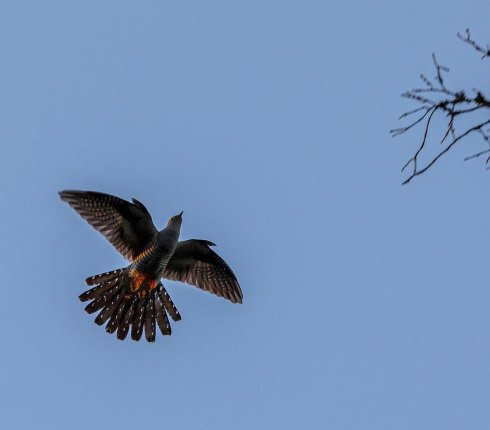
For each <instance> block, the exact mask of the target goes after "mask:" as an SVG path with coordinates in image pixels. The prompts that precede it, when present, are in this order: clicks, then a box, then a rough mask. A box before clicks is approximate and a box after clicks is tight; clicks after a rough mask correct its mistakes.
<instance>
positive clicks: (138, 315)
mask: <svg viewBox="0 0 490 430" xmlns="http://www.w3.org/2000/svg"><path fill="white" fill-rule="evenodd" d="M147 300H148V299H147V298H146V297H145V298H143V299H141V300H140V301H139V303H138V307H137V308H136V312H135V314H134V317H133V321H132V327H131V339H133V340H136V341H138V340H140V339H141V335H142V333H143V325H144V324H143V323H144V321H145V312H146V301H147Z"/></svg>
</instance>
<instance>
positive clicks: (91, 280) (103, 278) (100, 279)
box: [85, 269, 124, 285]
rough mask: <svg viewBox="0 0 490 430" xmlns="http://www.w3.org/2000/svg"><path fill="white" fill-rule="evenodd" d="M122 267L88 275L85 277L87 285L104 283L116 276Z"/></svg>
mask: <svg viewBox="0 0 490 430" xmlns="http://www.w3.org/2000/svg"><path fill="white" fill-rule="evenodd" d="M123 270H124V269H116V270H112V271H111V272H105V273H100V274H99V275H94V276H90V277H88V278H87V279H85V283H86V284H87V285H96V284H104V283H106V282H109V281H112V280H113V279H115V278H117V277H118V276H119V275H120V274H121V273H122V272H123Z"/></svg>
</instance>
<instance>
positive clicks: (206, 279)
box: [162, 239, 243, 303]
mask: <svg viewBox="0 0 490 430" xmlns="http://www.w3.org/2000/svg"><path fill="white" fill-rule="evenodd" d="M210 246H214V243H212V242H208V241H207V240H196V239H191V240H185V241H183V242H179V243H178V244H177V248H176V249H175V252H174V254H173V255H172V258H171V259H170V261H169V262H168V264H167V267H166V268H165V271H164V272H163V276H162V277H163V278H166V279H170V280H173V281H180V282H186V283H187V284H191V285H194V286H196V287H198V288H200V289H202V290H205V291H209V292H210V293H213V294H216V295H217V296H219V297H224V298H225V299H228V300H230V301H231V302H233V303H241V302H242V299H243V295H242V290H241V289H240V285H239V284H238V280H237V278H236V276H235V274H234V273H233V271H232V270H231V269H230V266H228V264H226V263H225V261H224V260H223V259H222V258H221V257H220V256H219V255H218V254H216V253H215V252H214V251H213V250H212V249H211V248H210Z"/></svg>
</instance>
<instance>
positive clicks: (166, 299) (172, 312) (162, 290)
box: [157, 282, 182, 321]
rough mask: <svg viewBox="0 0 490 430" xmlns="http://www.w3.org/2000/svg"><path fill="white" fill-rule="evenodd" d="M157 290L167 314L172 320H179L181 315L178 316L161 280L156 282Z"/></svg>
mask: <svg viewBox="0 0 490 430" xmlns="http://www.w3.org/2000/svg"><path fill="white" fill-rule="evenodd" d="M157 290H158V295H159V297H160V299H161V301H162V303H163V306H164V307H165V309H166V311H167V312H168V314H169V315H170V316H171V317H172V319H173V320H174V321H180V320H181V319H182V317H181V316H180V313H179V311H178V310H177V307H176V306H175V305H174V302H173V301H172V299H171V298H170V296H169V294H168V293H167V290H166V289H165V287H164V286H163V284H162V283H161V282H160V283H158V287H157Z"/></svg>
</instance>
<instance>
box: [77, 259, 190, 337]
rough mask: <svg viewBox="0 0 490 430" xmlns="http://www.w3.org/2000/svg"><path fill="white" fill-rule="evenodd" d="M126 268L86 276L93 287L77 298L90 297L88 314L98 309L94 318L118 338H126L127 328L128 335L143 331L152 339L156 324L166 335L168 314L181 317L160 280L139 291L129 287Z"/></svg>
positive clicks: (169, 331)
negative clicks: (153, 286) (141, 291)
mask: <svg viewBox="0 0 490 430" xmlns="http://www.w3.org/2000/svg"><path fill="white" fill-rule="evenodd" d="M130 267H131V266H130ZM128 273H129V268H125V269H117V270H113V271H112V272H106V273H101V274H99V275H94V276H91V277H89V278H87V280H86V283H87V284H88V285H92V286H93V287H92V288H90V289H89V290H87V291H85V292H84V293H82V294H81V295H80V296H79V299H80V301H82V302H87V301H90V302H89V303H88V304H87V306H85V311H86V312H87V313H89V314H92V313H95V312H99V314H98V315H97V317H96V318H95V323H96V324H97V325H103V324H105V323H107V324H106V327H105V329H106V331H107V332H108V333H115V332H117V334H116V336H117V338H118V339H120V340H124V339H126V337H127V336H128V333H129V330H130V328H131V338H132V339H133V340H135V341H139V340H140V339H141V337H142V335H143V331H144V332H145V338H146V340H147V341H148V342H155V338H156V326H157V325H158V328H159V329H160V331H161V333H162V334H163V335H166V336H168V335H170V334H171V333H172V329H171V327H170V323H169V318H168V316H167V314H168V315H170V316H171V317H172V319H173V320H174V321H179V320H180V319H181V316H180V313H179V311H178V310H177V308H176V306H175V305H174V303H173V302H172V299H171V298H170V296H169V295H168V293H167V291H166V290H165V288H164V286H163V285H162V283H161V282H159V283H158V285H157V288H155V289H150V290H146V295H145V292H144V291H143V294H141V293H139V292H138V291H137V292H135V291H134V289H132V283H131V282H132V278H131V277H130V276H128Z"/></svg>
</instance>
